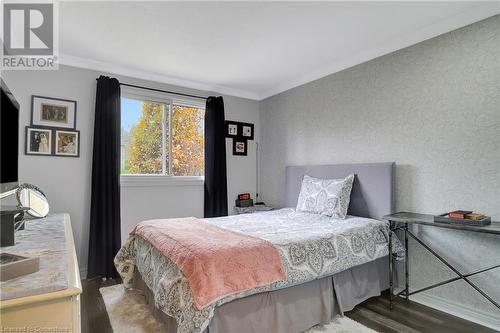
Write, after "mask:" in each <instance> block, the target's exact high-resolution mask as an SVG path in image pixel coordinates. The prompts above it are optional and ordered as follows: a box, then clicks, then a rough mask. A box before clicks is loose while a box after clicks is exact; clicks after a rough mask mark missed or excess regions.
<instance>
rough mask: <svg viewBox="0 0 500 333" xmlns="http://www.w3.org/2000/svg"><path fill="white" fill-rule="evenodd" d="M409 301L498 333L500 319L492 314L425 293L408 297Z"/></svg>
mask: <svg viewBox="0 0 500 333" xmlns="http://www.w3.org/2000/svg"><path fill="white" fill-rule="evenodd" d="M410 300H412V301H415V302H417V303H420V304H423V305H426V306H429V307H431V308H434V309H436V310H440V311H443V312H447V313H449V314H452V315H454V316H457V317H459V318H463V319H466V320H469V321H472V322H475V323H477V324H480V325H483V326H487V327H489V328H492V329H494V330H497V331H500V319H499V318H500V317H499V316H495V315H494V314H490V313H487V312H484V311H481V310H478V309H472V308H469V307H466V306H464V305H463V304H459V303H456V302H453V301H449V300H447V299H444V298H442V297H439V296H435V295H429V294H426V293H421V294H418V295H413V296H410Z"/></svg>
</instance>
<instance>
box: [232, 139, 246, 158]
mask: <svg viewBox="0 0 500 333" xmlns="http://www.w3.org/2000/svg"><path fill="white" fill-rule="evenodd" d="M247 151H248V141H247V140H245V139H236V138H234V139H233V155H236V156H247Z"/></svg>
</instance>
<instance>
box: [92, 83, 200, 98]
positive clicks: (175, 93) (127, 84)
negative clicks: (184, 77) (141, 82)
mask: <svg viewBox="0 0 500 333" xmlns="http://www.w3.org/2000/svg"><path fill="white" fill-rule="evenodd" d="M97 80H98V79H97V78H96V81H97ZM120 85H121V86H127V87H132V88H138V89H145V90H151V91H157V92H162V93H167V94H173V95H179V96H185V97H192V98H199V99H207V98H208V97H202V96H196V95H190V94H183V93H179V92H175V91H169V90H162V89H155V88H149V87H144V86H138V85H135V84H130V83H121V82H120Z"/></svg>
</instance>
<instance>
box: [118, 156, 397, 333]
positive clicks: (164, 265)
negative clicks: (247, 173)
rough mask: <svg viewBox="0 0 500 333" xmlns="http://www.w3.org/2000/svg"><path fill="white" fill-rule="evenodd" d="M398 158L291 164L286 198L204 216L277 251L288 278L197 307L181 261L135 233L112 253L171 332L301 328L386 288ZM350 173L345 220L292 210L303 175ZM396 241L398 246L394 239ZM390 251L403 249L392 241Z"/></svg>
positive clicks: (326, 320) (125, 277)
mask: <svg viewBox="0 0 500 333" xmlns="http://www.w3.org/2000/svg"><path fill="white" fill-rule="evenodd" d="M393 172H394V163H372V164H345V165H324V166H289V167H287V168H286V182H285V183H286V192H285V195H286V206H287V207H289V208H283V209H278V210H274V211H270V212H262V213H254V214H246V215H236V216H229V217H221V218H212V219H205V220H204V221H205V222H208V223H209V224H210V225H213V226H216V227H218V228H222V229H224V230H231V231H235V232H238V233H242V234H248V235H252V236H253V237H257V238H259V239H263V240H265V241H268V242H270V243H272V245H273V246H274V247H275V248H276V249H278V251H279V254H280V256H281V259H282V261H283V264H284V267H285V270H286V279H285V280H282V281H276V282H274V283H271V284H268V285H263V286H259V287H256V288H252V289H249V290H245V291H242V292H239V293H235V294H232V295H228V296H226V297H223V298H221V299H218V300H217V301H215V302H213V303H212V304H209V305H208V306H206V307H203V308H201V309H200V308H199V307H197V306H195V304H194V300H193V294H192V290H191V288H190V285H189V283H188V281H187V279H186V277H185V276H184V275H183V273H182V272H181V271H180V269H179V268H178V266H177V265H176V264H175V263H174V262H173V261H172V260H170V259H169V258H168V257H166V256H165V255H163V254H162V253H161V252H160V251H158V250H157V249H156V248H155V247H154V246H152V244H151V243H150V242H148V241H147V240H145V239H143V238H141V237H130V238H129V240H127V242H126V243H125V245H124V246H123V247H122V248H121V250H120V252H119V253H118V254H117V256H116V258H115V264H116V267H117V269H118V271H119V273H120V275H121V276H122V278H123V281H124V285H125V287H131V288H136V289H140V290H142V292H143V293H144V295H145V296H146V299H147V300H148V304H149V305H150V307H151V309H152V310H153V313H154V314H155V317H157V318H158V319H160V320H161V321H163V322H164V323H165V324H166V327H167V331H168V332H178V333H186V332H204V333H224V332H304V331H306V330H307V329H309V328H311V327H312V326H315V325H318V324H327V323H329V322H330V321H331V319H332V318H333V317H334V316H336V315H342V314H343V312H344V311H349V310H351V309H352V308H353V307H354V306H355V305H357V304H359V303H360V302H362V301H364V300H366V299H367V298H370V297H372V296H377V295H380V293H381V291H382V290H384V289H387V288H388V280H389V279H388V269H387V266H388V246H387V240H388V233H389V229H388V223H387V222H384V221H381V220H380V219H381V217H382V216H383V215H385V214H389V213H392V212H393V203H394V201H393V189H394V184H393V182H394V181H393V179H394V175H393ZM351 173H354V174H355V175H356V178H355V181H354V183H353V187H352V192H351V200H350V204H349V210H348V216H347V218H346V219H345V220H338V219H332V218H329V217H326V216H322V215H319V214H311V213H304V212H297V211H295V209H294V208H290V207H295V205H296V203H297V198H298V195H299V192H300V187H301V182H302V178H303V176H304V175H306V174H307V175H309V176H313V177H317V178H329V179H332V178H343V177H346V176H347V175H348V174H351ZM398 245H399V244H398ZM395 250H396V251H400V250H401V247H400V246H396V247H395Z"/></svg>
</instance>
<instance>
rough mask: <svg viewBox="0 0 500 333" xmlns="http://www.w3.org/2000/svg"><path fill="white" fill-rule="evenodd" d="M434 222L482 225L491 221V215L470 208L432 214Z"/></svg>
mask: <svg viewBox="0 0 500 333" xmlns="http://www.w3.org/2000/svg"><path fill="white" fill-rule="evenodd" d="M434 222H440V223H453V224H464V225H475V226H482V225H488V224H490V223H491V217H489V216H486V215H484V214H480V213H474V212H473V211H471V210H455V211H453V212H449V213H445V214H441V215H436V216H434Z"/></svg>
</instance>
